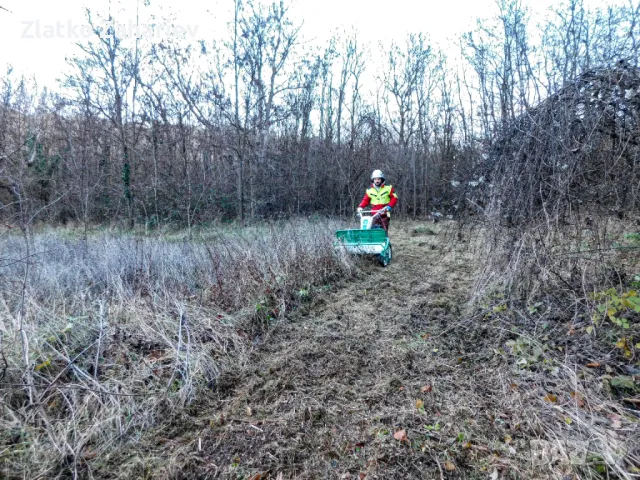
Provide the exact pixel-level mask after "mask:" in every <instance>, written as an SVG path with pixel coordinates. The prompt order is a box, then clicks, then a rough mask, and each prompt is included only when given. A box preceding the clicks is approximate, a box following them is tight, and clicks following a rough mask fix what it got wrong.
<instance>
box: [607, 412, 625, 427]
mask: <svg viewBox="0 0 640 480" xmlns="http://www.w3.org/2000/svg"><path fill="white" fill-rule="evenodd" d="M608 417H609V420H611V426H612V427H613V428H615V429H619V428H622V419H621V418H620V417H619V416H618V415H608Z"/></svg>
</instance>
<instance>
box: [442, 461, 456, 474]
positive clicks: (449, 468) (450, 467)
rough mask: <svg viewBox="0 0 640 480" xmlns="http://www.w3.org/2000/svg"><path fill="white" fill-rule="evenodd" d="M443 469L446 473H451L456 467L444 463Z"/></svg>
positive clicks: (449, 463)
mask: <svg viewBox="0 0 640 480" xmlns="http://www.w3.org/2000/svg"><path fill="white" fill-rule="evenodd" d="M444 469H445V470H446V471H447V472H453V471H454V470H455V469H456V466H455V465H454V464H453V463H451V462H444Z"/></svg>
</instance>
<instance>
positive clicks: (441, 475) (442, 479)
mask: <svg viewBox="0 0 640 480" xmlns="http://www.w3.org/2000/svg"><path fill="white" fill-rule="evenodd" d="M433 459H434V460H435V461H436V465H438V470H440V480H444V472H443V471H442V467H441V466H440V462H439V461H438V459H437V458H436V457H435V456H434V457H433Z"/></svg>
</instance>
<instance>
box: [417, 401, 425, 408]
mask: <svg viewBox="0 0 640 480" xmlns="http://www.w3.org/2000/svg"><path fill="white" fill-rule="evenodd" d="M416 408H417V409H418V410H424V402H423V401H422V400H416Z"/></svg>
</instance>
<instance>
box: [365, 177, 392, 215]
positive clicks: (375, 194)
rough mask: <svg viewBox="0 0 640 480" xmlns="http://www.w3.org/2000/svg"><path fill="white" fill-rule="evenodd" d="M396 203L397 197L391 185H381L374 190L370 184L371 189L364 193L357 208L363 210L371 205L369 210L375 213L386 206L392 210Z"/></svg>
mask: <svg viewBox="0 0 640 480" xmlns="http://www.w3.org/2000/svg"><path fill="white" fill-rule="evenodd" d="M397 202H398V195H396V192H395V190H394V188H393V186H392V185H385V184H384V183H383V184H382V186H381V187H380V188H376V187H375V186H374V185H373V184H371V187H370V188H368V189H367V191H366V192H365V194H364V197H363V198H362V201H361V202H360V205H359V207H362V208H365V207H367V206H368V205H371V210H373V211H376V210H380V209H381V208H384V207H386V206H387V205H388V206H390V207H391V208H393V207H395V206H396V203H397Z"/></svg>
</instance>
